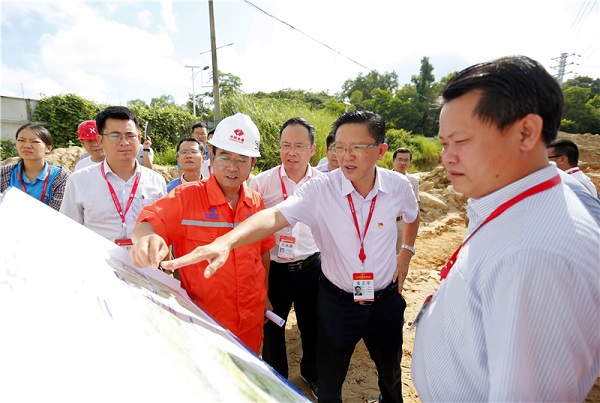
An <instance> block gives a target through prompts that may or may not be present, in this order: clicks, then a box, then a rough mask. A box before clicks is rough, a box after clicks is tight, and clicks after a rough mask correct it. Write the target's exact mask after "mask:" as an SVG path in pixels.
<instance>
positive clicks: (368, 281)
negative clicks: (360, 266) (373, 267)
mask: <svg viewBox="0 0 600 403" xmlns="http://www.w3.org/2000/svg"><path fill="white" fill-rule="evenodd" d="M352 291H353V294H354V302H365V301H367V302H368V301H375V280H374V276H373V273H363V272H361V273H353V274H352Z"/></svg>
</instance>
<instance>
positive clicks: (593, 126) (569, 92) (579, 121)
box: [561, 87, 600, 133]
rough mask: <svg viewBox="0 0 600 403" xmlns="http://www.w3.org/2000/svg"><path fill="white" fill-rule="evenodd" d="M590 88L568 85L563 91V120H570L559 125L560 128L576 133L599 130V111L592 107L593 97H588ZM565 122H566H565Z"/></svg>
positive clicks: (596, 131) (597, 131)
mask: <svg viewBox="0 0 600 403" xmlns="http://www.w3.org/2000/svg"><path fill="white" fill-rule="evenodd" d="M591 92H592V90H591V88H581V87H568V88H566V89H565V90H564V91H563V96H564V106H563V116H562V118H563V120H565V121H570V122H568V126H567V125H561V129H562V130H567V129H569V131H575V132H578V133H588V132H590V133H599V132H600V111H599V110H598V109H596V108H595V107H594V101H593V100H594V98H592V99H590V94H591ZM565 123H567V122H565Z"/></svg>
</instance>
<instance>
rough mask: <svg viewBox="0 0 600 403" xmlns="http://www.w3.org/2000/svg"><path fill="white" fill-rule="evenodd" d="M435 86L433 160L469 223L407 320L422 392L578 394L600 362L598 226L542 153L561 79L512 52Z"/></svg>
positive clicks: (507, 397)
mask: <svg viewBox="0 0 600 403" xmlns="http://www.w3.org/2000/svg"><path fill="white" fill-rule="evenodd" d="M442 96H443V101H444V105H443V108H442V111H441V114H440V129H439V138H440V142H441V143H442V145H443V152H442V160H443V163H444V165H445V167H446V169H447V172H448V174H449V176H450V179H451V180H452V183H453V185H454V188H455V189H456V190H457V191H459V192H462V193H463V194H465V195H466V196H468V197H469V198H470V203H469V206H468V209H467V213H468V216H469V219H470V222H469V227H468V229H467V234H466V237H465V239H464V240H463V243H462V245H461V246H460V247H459V249H458V250H457V252H456V253H455V254H454V255H453V256H452V258H451V259H450V261H449V262H448V264H447V265H446V266H444V268H443V269H442V273H441V277H442V283H441V286H440V287H439V289H438V290H437V291H436V292H435V293H434V295H433V297H432V298H431V299H429V298H428V303H427V304H426V306H425V307H424V308H423V310H422V312H421V315H420V316H419V319H418V320H417V321H416V322H417V334H416V336H415V344H414V349H413V360H412V379H413V382H414V384H415V386H416V388H417V391H418V392H419V397H420V398H421V400H423V401H477V402H483V401H498V402H499V401H536V402H541V401H582V400H583V399H584V398H585V397H586V395H587V393H588V392H589V390H590V389H591V388H592V386H593V384H594V382H595V380H596V378H597V377H598V374H599V371H600V333H599V331H598V329H599V328H600V323H599V321H598V312H600V248H599V247H598V245H600V228H599V227H598V224H596V222H595V221H594V220H593V218H592V217H591V215H590V214H589V212H588V211H587V210H586V209H585V208H584V207H583V205H582V204H581V202H580V201H579V199H578V198H577V197H576V196H575V194H574V193H573V192H572V191H571V190H570V189H569V188H568V187H566V186H564V185H563V184H562V183H561V180H560V176H559V175H558V171H557V168H556V166H555V165H554V164H549V162H548V157H547V154H546V145H547V144H550V142H551V141H552V140H554V138H556V134H557V131H558V127H559V125H560V118H561V112H562V92H561V89H560V86H559V85H558V83H557V82H556V80H555V79H554V78H553V77H552V76H550V74H548V72H547V71H546V70H545V69H544V68H543V67H542V66H541V65H540V64H539V63H537V62H536V61H534V60H531V59H529V58H527V57H523V56H514V57H506V58H502V59H498V60H494V61H491V62H488V63H482V64H478V65H475V66H472V67H469V68H467V69H465V70H463V71H462V72H459V73H457V74H456V75H455V76H454V77H453V78H452V79H450V81H449V82H448V84H447V85H446V87H445V89H444V91H443V93H442Z"/></svg>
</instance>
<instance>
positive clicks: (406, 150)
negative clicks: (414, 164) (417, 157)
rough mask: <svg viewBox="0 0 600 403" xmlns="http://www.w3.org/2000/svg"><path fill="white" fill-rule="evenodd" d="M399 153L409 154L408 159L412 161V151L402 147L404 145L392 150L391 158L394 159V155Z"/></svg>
mask: <svg viewBox="0 0 600 403" xmlns="http://www.w3.org/2000/svg"><path fill="white" fill-rule="evenodd" d="M401 153H402V154H408V155H410V160H411V161H412V152H411V151H410V150H409V149H408V148H404V147H400V148H396V151H394V155H392V159H393V160H395V159H396V155H398V154H401Z"/></svg>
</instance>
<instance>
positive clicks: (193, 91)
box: [185, 66, 200, 117]
mask: <svg viewBox="0 0 600 403" xmlns="http://www.w3.org/2000/svg"><path fill="white" fill-rule="evenodd" d="M185 68H186V69H192V105H193V106H194V117H196V88H195V86H194V80H195V78H196V75H195V74H194V69H199V68H200V66H185Z"/></svg>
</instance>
